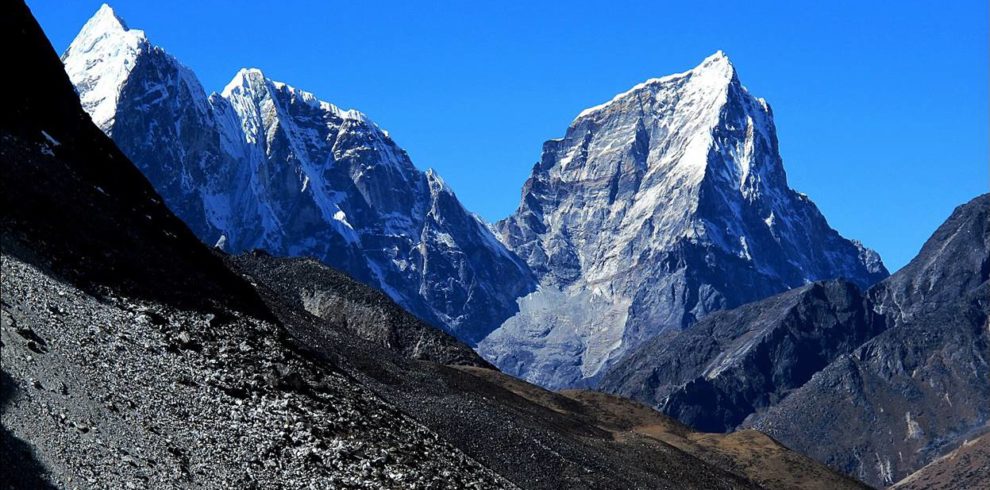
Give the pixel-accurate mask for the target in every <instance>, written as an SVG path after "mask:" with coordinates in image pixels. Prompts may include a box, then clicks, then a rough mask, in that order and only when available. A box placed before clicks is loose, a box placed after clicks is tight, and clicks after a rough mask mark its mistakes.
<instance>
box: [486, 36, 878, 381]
mask: <svg viewBox="0 0 990 490" xmlns="http://www.w3.org/2000/svg"><path fill="white" fill-rule="evenodd" d="M497 226H498V230H499V232H500V234H501V238H502V240H503V241H504V242H505V243H506V244H507V245H508V246H509V248H510V249H512V250H513V251H515V252H516V253H517V254H518V255H519V256H521V257H523V258H524V259H525V260H526V262H527V263H528V264H529V266H530V267H531V268H532V270H533V271H534V272H535V273H536V274H537V275H538V276H539V278H540V283H541V288H540V290H538V291H537V292H534V293H533V294H531V295H529V296H527V297H526V298H523V299H522V300H521V301H520V309H521V310H520V312H519V313H518V314H517V315H516V316H514V317H513V318H510V319H509V320H508V321H506V323H504V324H503V325H502V326H501V327H500V328H499V330H497V331H495V332H493V333H492V334H491V335H490V336H489V337H488V338H486V339H485V340H484V341H483V342H481V344H480V346H479V347H480V349H481V352H482V353H483V355H485V356H486V358H488V359H489V360H492V361H493V362H495V363H496V364H497V365H498V366H499V367H500V368H502V369H504V370H506V371H507V372H510V373H513V374H516V375H519V376H522V377H524V378H525V379H528V380H531V381H534V382H537V383H539V384H542V385H545V386H551V387H563V386H580V385H587V384H594V383H595V382H596V380H597V379H598V377H600V376H601V374H602V373H603V372H604V369H605V368H606V367H607V366H609V365H610V364H611V363H612V362H614V361H615V360H617V359H618V358H619V357H621V355H622V354H624V353H625V352H627V351H629V350H630V349H631V348H633V347H635V346H637V345H639V344H641V343H642V342H644V341H646V340H648V339H650V338H653V337H655V336H656V335H658V334H660V333H661V332H663V331H665V330H669V329H682V328H685V327H687V326H689V325H691V324H693V323H694V322H695V321H697V320H698V319H700V318H702V317H704V316H705V315H707V314H708V313H710V312H712V311H715V310H720V309H724V308H729V307H733V306H737V305H740V304H743V303H746V302H749V301H753V300H756V299H760V298H764V297H767V296H770V295H772V294H774V293H777V292H781V291H784V290H786V289H789V288H792V287H796V286H800V285H802V284H805V283H807V282H810V281H815V280H822V279H830V278H838V277H843V278H846V279H848V280H850V281H852V282H854V283H856V284H857V285H859V286H860V287H863V288H865V287H867V286H869V285H871V284H873V283H874V282H876V281H878V280H880V279H883V278H884V277H886V275H887V271H886V269H885V268H884V267H883V264H882V263H881V262H880V260H879V257H877V255H876V254H875V253H874V252H872V251H870V250H868V249H865V248H863V247H862V246H861V245H859V244H858V243H856V242H852V241H849V240H846V239H844V238H842V237H841V236H840V235H839V234H838V233H837V232H835V230H833V229H831V228H830V227H829V226H828V224H827V222H826V221H825V219H824V217H823V216H822V215H821V213H819V212H818V210H817V208H816V207H815V205H814V204H813V203H812V202H811V201H810V200H809V199H808V198H807V197H806V196H804V195H802V194H799V193H797V192H795V191H793V190H791V189H790V188H788V187H787V182H786V176H785V173H784V169H783V166H782V163H781V158H780V156H779V153H778V148H777V138H776V134H775V129H774V125H773V119H772V112H771V110H770V107H769V106H768V105H767V103H766V102H765V101H764V100H762V99H757V98H755V97H753V96H751V95H750V94H749V93H748V92H747V91H746V89H745V88H744V87H743V86H742V85H741V83H740V82H739V79H738V77H737V75H736V71H735V69H734V68H733V66H732V64H731V63H730V62H729V60H728V59H727V58H726V57H725V55H724V54H722V53H721V52H719V53H717V54H715V55H713V56H711V57H709V58H708V59H706V60H705V61H704V62H703V63H702V64H701V65H699V66H698V67H696V68H695V69H693V70H690V71H688V72H685V73H681V74H677V75H672V76H668V77H664V78H659V79H654V80H650V81H648V82H645V83H643V84H640V85H638V86H636V87H634V88H633V89H632V90H630V91H629V92H626V93H624V94H621V95H619V96H617V97H616V98H615V99H613V100H612V101H611V102H609V103H607V104H604V105H601V106H598V107H595V108H592V109H588V110H586V111H584V112H583V113H581V114H580V115H579V116H578V117H577V119H575V120H574V122H572V123H571V126H570V127H569V128H568V130H567V133H566V135H565V136H564V138H562V139H559V140H551V141H549V142H547V143H546V144H545V145H544V148H543V156H542V158H541V161H540V162H539V163H538V164H537V165H536V166H535V167H534V169H533V174H532V176H531V177H530V178H529V180H528V181H527V182H526V185H525V187H524V189H523V196H522V201H521V203H520V205H519V209H518V210H517V211H516V213H515V214H513V215H512V216H510V217H509V218H507V219H506V220H504V221H502V222H500V223H498V225H497Z"/></svg>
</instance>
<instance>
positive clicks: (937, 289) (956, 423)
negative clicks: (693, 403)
mask: <svg viewBox="0 0 990 490" xmlns="http://www.w3.org/2000/svg"><path fill="white" fill-rule="evenodd" d="M988 223H990V195H983V196H980V197H979V198H976V199H974V200H973V201H970V202H969V203H968V204H966V205H964V206H960V207H959V208H957V209H956V211H955V212H954V213H953V214H952V216H951V217H950V218H949V219H948V220H947V221H946V222H945V223H944V224H943V225H942V226H941V227H939V229H938V230H937V231H936V232H935V233H934V234H933V235H932V237H931V238H930V239H929V240H928V242H926V243H925V245H924V247H923V248H922V249H921V252H920V253H919V254H918V256H917V257H915V258H914V260H912V261H911V263H909V264H908V265H907V266H906V267H904V268H903V269H901V270H900V271H898V272H897V273H896V274H894V275H893V276H891V277H890V278H889V279H887V280H885V281H883V282H882V283H880V284H878V285H877V286H875V287H874V288H873V289H871V290H870V291H869V292H868V296H869V297H870V300H871V303H872V309H873V310H874V311H876V312H878V313H882V314H883V316H884V318H886V320H887V322H888V324H889V326H888V328H887V330H885V331H884V332H883V333H881V334H880V335H877V336H876V337H874V338H872V339H871V340H869V341H868V342H866V343H864V344H863V345H862V346H860V347H859V348H857V349H856V350H855V351H853V352H852V353H850V354H849V355H846V356H841V357H839V358H838V359H837V360H836V361H835V362H833V363H832V364H830V365H829V366H828V367H827V368H825V369H824V370H822V371H821V372H820V373H818V374H817V375H815V376H814V377H813V378H812V379H811V380H810V381H809V382H808V383H806V384H805V385H804V386H802V387H801V388H799V389H798V390H795V391H794V392H793V393H792V394H791V395H790V396H788V397H787V398H785V399H784V400H783V401H782V402H781V403H780V404H778V405H777V406H775V407H773V408H771V409H770V410H768V411H767V412H766V413H764V414H762V415H761V416H759V417H756V418H755V419H754V420H751V421H748V423H747V424H746V425H748V426H752V427H755V428H759V429H762V430H764V431H765V432H767V433H769V434H770V435H772V436H773V437H775V438H777V439H778V440H780V441H781V442H783V443H784V444H786V445H787V446H788V447H791V448H794V449H797V450H798V451H802V452H804V453H805V454H808V455H810V456H812V457H814V458H815V459H818V460H819V461H822V462H824V463H826V464H828V465H830V466H832V467H833V468H836V469H838V470H840V471H842V472H845V473H847V474H850V475H853V476H856V477H857V478H860V479H861V480H863V481H865V482H867V483H870V484H873V485H889V484H891V483H894V482H896V481H898V480H900V479H901V478H904V477H905V476H907V475H909V474H910V473H911V472H913V471H915V470H917V469H919V468H921V467H922V466H924V465H925V464H927V463H929V462H931V461H932V460H933V459H935V458H936V457H937V456H939V455H941V454H943V453H945V452H947V451H950V450H952V449H953V448H955V447H958V446H959V445H960V444H961V443H962V442H963V441H964V440H966V439H967V438H969V437H971V436H972V435H973V434H975V433H978V432H979V431H981V430H984V428H985V426H986V424H987V421H988V420H990V382H988V381H987V380H988V379H990V362H988V361H990V328H988V325H990V323H988V317H990V301H988V299H987V298H990V283H988V278H990V227H988ZM836 420H841V421H842V423H839V424H837V423H834V421H836Z"/></svg>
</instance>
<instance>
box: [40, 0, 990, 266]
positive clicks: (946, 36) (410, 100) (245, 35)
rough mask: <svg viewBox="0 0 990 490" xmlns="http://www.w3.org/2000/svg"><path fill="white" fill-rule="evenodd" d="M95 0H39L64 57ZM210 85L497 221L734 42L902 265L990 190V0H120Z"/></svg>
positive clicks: (816, 178)
mask: <svg viewBox="0 0 990 490" xmlns="http://www.w3.org/2000/svg"><path fill="white" fill-rule="evenodd" d="M100 3H101V2H99V1H71V2H67V1H65V0H58V1H54V0H28V5H29V6H30V7H31V9H32V10H33V11H34V13H35V15H36V16H37V17H38V19H39V21H40V22H41V25H42V27H43V28H44V29H45V31H46V32H47V34H48V36H49V38H50V39H51V40H52V43H53V45H54V46H55V48H56V49H57V50H59V51H62V50H64V49H65V48H66V47H67V46H68V44H69V42H70V41H71V40H72V38H73V37H74V36H75V34H76V33H77V32H78V30H79V28H80V27H81V26H82V24H83V23H84V22H85V21H86V20H87V19H88V18H89V16H91V15H92V14H93V13H94V12H95V11H96V9H97V8H98V7H99V5H100ZM111 6H113V7H114V9H115V10H116V11H117V13H118V15H120V16H121V17H123V18H124V19H125V20H126V21H127V23H128V24H129V25H130V27H132V28H139V29H144V30H145V31H146V32H147V34H148V36H149V38H150V39H151V41H152V42H154V43H156V44H158V45H160V46H162V47H164V48H165V49H166V50H167V51H169V52H170V53H172V54H173V55H175V56H176V57H177V58H179V59H180V60H181V61H182V62H183V63H185V64H186V65H187V66H189V67H191V68H192V69H193V70H194V71H195V72H196V73H197V74H198V75H199V77H200V79H201V81H202V82H203V86H204V87H205V88H206V89H207V91H213V90H217V91H219V90H220V89H222V88H223V86H224V85H226V83H227V82H228V81H229V80H230V78H231V77H233V75H234V73H235V72H236V71H237V69H239V68H241V67H258V68H261V69H262V70H264V71H265V73H266V74H267V75H268V76H269V77H271V78H274V79H276V80H281V81H285V82H287V83H290V84H292V85H294V86H296V87H299V88H302V89H305V90H309V91H311V92H314V93H316V94H317V95H318V96H319V97H320V98H322V99H324V100H328V101H330V102H333V103H335V104H337V105H339V106H341V107H345V108H354V109H358V110H360V111H362V112H364V113H366V114H368V115H369V116H371V118H372V119H374V120H375V121H376V122H377V123H378V124H379V125H380V126H381V127H383V128H385V129H387V130H389V131H390V133H391V134H392V136H393V138H395V140H396V141H397V142H398V143H399V144H400V145H401V146H403V147H404V148H406V149H407V150H408V151H409V154H410V155H411V156H412V158H413V161H414V162H415V163H416V164H417V165H418V166H419V167H420V168H424V169H425V168H427V167H433V168H435V169H437V171H438V172H439V173H440V175H442V176H443V177H444V178H445V180H446V181H447V182H448V183H449V184H451V185H452V186H453V188H454V189H455V191H456V192H457V194H458V196H459V197H460V198H461V201H462V202H464V204H465V205H466V206H467V207H468V208H469V209H471V210H473V211H475V212H477V213H479V214H480V215H482V216H483V217H485V218H486V219H488V220H492V221H494V220H497V219H500V218H502V217H504V216H506V215H507V214H509V213H510V212H512V210H513V209H515V206H516V205H517V203H518V200H519V192H520V188H521V186H522V184H523V182H524V181H525V179H526V177H527V176H528V174H529V171H530V169H531V167H532V165H533V163H535V162H536V161H537V160H538V159H539V156H540V148H541V145H542V143H543V141H544V140H546V139H549V138H555V137H559V136H561V135H563V133H564V131H565V129H566V128H567V125H568V124H569V123H570V121H571V120H572V119H573V118H574V116H576V115H577V114H578V113H579V112H580V111H581V110H582V109H583V108H585V107H589V106H593V105H596V104H599V103H601V102H604V101H606V100H608V99H610V98H611V97H612V96H613V95H615V94H616V93H619V92H622V91H625V90H626V89H628V88H629V87H631V86H632V85H634V84H636V83H638V82H640V81H643V80H645V79H647V78H651V77H656V76H662V75H666V74H669V73H674V72H679V71H683V70H686V69H688V68H691V67H692V66H694V65H695V64H697V63H698V62H700V61H701V60H702V59H703V58H704V57H705V56H707V55H709V54H711V53H712V52H714V51H716V50H718V49H722V50H725V51H726V53H727V54H728V55H729V57H730V58H731V59H732V61H733V63H734V64H735V66H736V69H737V70H738V71H739V74H740V78H741V80H742V81H743V84H745V85H746V86H747V87H748V88H749V89H750V91H751V92H752V93H754V94H755V95H757V96H760V97H764V98H766V99H767V100H768V101H769V102H770V104H771V105H772V106H773V108H774V113H775V115H776V122H777V128H778V131H779V137H780V147H781V152H782V154H783V158H784V164H785V167H786V169H787V173H788V176H789V179H790V183H791V186H792V187H794V188H795V189H797V190H799V191H801V192H804V193H807V194H808V195H810V196H811V198H812V199H813V200H814V201H815V202H816V203H817V204H818V205H819V207H821V209H822V211H823V212H824V213H825V215H826V217H827V218H828V219H829V222H830V223H831V224H832V226H833V227H835V228H836V229H838V230H839V231H840V232H841V233H842V234H844V235H845V236H847V237H850V238H857V239H859V240H862V241H863V242H864V243H866V244H867V245H868V246H870V247H873V248H875V249H877V250H878V251H879V252H880V254H881V255H882V256H883V258H884V260H885V262H886V263H887V265H888V267H890V268H891V270H895V269H897V268H899V267H901V266H903V265H904V264H905V263H906V262H907V261H908V260H909V259H910V258H911V257H912V256H914V254H915V253H916V252H917V250H918V249H919V247H920V246H921V244H922V243H923V242H924V240H925V239H927V238H928V236H929V235H930V234H931V232H932V231H934V229H935V228H936V227H937V226H938V224H939V223H941V222H942V220H943V219H945V217H946V216H948V214H949V213H950V211H951V210H952V208H953V207H955V206H956V205H958V204H961V203H963V202H964V201H967V200H969V199H970V198H972V197H974V196H976V195H978V194H980V193H984V192H987V190H988V181H990V177H988V152H990V149H988V130H990V128H988V119H987V117H988V107H990V103H988V96H987V93H988V83H990V82H988V74H987V71H988V68H987V65H988V49H987V45H988V32H987V19H988V10H987V2H986V0H972V1H952V2H932V1H898V2H864V1H855V2H840V1H830V2H817V1H801V2H782V1H777V2H761V1H748V2H728V1H724V2H714V1H699V2H684V1H679V2H662V1H652V2H647V1H643V2H626V1H619V0H611V1H609V2H584V1H569V2H545V3H543V2H475V1H471V2H453V1H451V2H391V1H379V2H356V1H348V2H322V1H310V2H303V1H282V2H243V1H204V0H197V1H186V0H182V1H169V2H148V1H141V2H137V1H123V0H120V1H115V2H112V3H111Z"/></svg>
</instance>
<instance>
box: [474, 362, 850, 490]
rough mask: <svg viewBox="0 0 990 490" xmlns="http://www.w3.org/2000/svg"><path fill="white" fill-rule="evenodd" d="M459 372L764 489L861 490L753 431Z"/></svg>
mask: <svg viewBox="0 0 990 490" xmlns="http://www.w3.org/2000/svg"><path fill="white" fill-rule="evenodd" d="M459 369H461V370H463V371H466V372H469V373H471V374H474V375H475V376H478V377H480V378H483V379H484V380H486V381H488V382H490V383H494V384H498V385H501V386H502V387H503V388H505V389H507V390H509V391H511V392H513V393H515V394H517V395H519V396H521V397H523V398H526V399H528V400H530V401H532V402H535V403H537V404H539V405H542V406H544V407H546V408H548V409H550V410H553V411H556V412H559V413H562V414H566V415H568V416H570V417H573V418H575V419H578V420H581V421H582V422H585V423H588V424H591V425H593V426H596V427H598V428H600V429H602V430H604V431H606V432H608V433H610V434H611V436H612V438H613V439H614V440H615V441H617V442H619V443H623V444H629V445H647V446H654V447H655V448H656V450H658V451H661V452H662V451H664V450H665V448H669V447H670V446H673V447H674V448H677V449H679V450H681V451H684V452H686V453H688V454H690V455H692V456H694V457H696V458H698V459H700V460H702V461H705V462H706V463H709V464H712V465H715V466H717V467H720V468H725V469H728V470H729V471H733V472H735V473H737V474H740V475H742V476H744V477H746V478H748V479H750V480H752V481H754V482H756V483H758V484H759V485H761V486H764V487H767V488H781V489H783V488H805V489H837V488H867V487H866V486H865V485H863V484H862V483H860V482H858V481H856V480H853V479H851V478H848V477H845V476H842V475H839V474H837V473H835V472H833V471H831V470H829V469H828V468H826V467H825V466H824V465H822V464H820V463H817V462H815V461H814V460H812V459H810V458H808V457H806V456H803V455H801V454H799V453H796V452H794V451H791V450H790V449H787V448H786V447H784V446H783V445H781V444H780V443H778V442H777V441H775V440H774V439H773V438H771V437H769V436H767V435H765V434H763V433H761V432H758V431H755V430H744V431H739V432H735V433H731V434H709V433H702V432H695V431H694V430H692V429H691V428H689V427H687V426H685V425H683V424H681V423H679V422H677V421H676V420H674V419H672V418H670V417H668V416H666V415H664V414H662V413H660V412H657V411H655V410H653V409H651V408H649V407H647V406H645V405H642V404H640V403H638V402H635V401H631V400H628V399H625V398H620V397H617V396H613V395H607V394H604V393H598V392H593V391H586V390H565V391H562V392H560V393H554V392H550V391H546V390H544V389H542V388H539V387H536V386H533V385H530V384H528V383H524V382H522V381H519V380H517V379H515V378H512V377H510V376H506V375H504V374H502V373H499V372H496V371H491V370H485V369H477V368H470V367H463V368H459Z"/></svg>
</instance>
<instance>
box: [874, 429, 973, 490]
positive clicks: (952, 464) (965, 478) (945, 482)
mask: <svg viewBox="0 0 990 490" xmlns="http://www.w3.org/2000/svg"><path fill="white" fill-rule="evenodd" d="M986 430H987V431H988V432H985V433H984V434H983V435H981V436H980V437H977V438H976V439H973V440H970V441H966V442H964V443H963V445H962V446H959V447H958V448H956V450H954V451H952V452H950V453H949V454H946V455H945V456H942V457H941V458H938V459H936V460H935V461H932V462H931V463H929V464H928V465H927V466H925V467H924V468H921V469H920V470H918V471H916V472H914V473H912V474H911V475H910V476H908V477H907V478H905V479H903V480H901V481H899V482H897V483H896V484H895V485H894V486H893V487H891V488H896V489H898V490H909V489H910V490H914V489H919V490H920V489H932V490H936V489H946V490H949V489H952V490H955V489H965V488H990V426H988V427H987V428H986Z"/></svg>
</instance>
